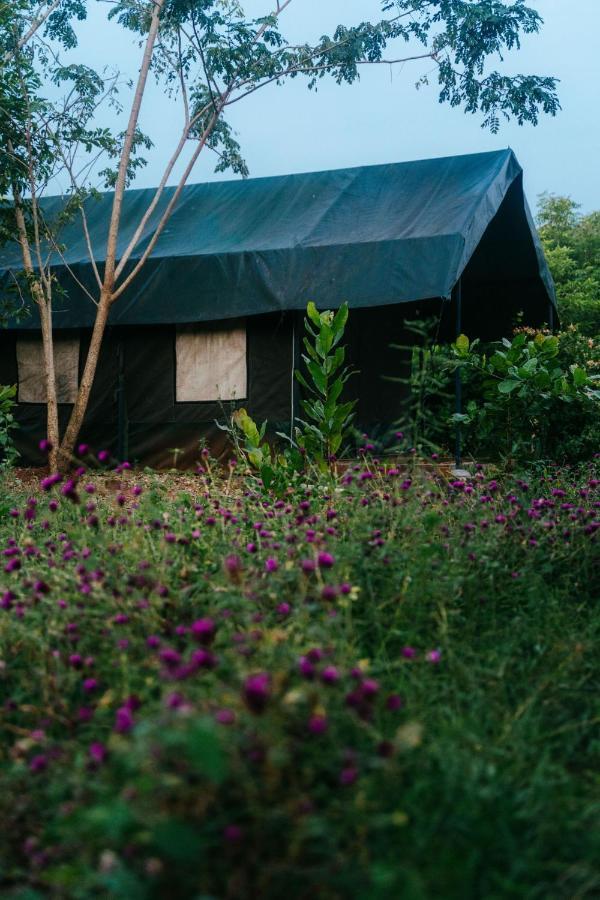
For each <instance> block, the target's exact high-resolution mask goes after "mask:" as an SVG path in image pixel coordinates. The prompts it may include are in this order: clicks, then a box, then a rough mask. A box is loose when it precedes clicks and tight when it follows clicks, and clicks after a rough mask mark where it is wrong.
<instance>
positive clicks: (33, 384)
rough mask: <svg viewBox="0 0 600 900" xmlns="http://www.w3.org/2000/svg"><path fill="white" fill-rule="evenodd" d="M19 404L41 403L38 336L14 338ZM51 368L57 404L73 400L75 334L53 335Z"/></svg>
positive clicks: (43, 383) (43, 396)
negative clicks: (54, 378) (52, 366)
mask: <svg viewBox="0 0 600 900" xmlns="http://www.w3.org/2000/svg"><path fill="white" fill-rule="evenodd" d="M17 369H18V377H19V391H18V402H19V403H45V402H46V381H45V377H44V350H43V346H42V339H41V337H33V336H32V337H29V336H27V337H20V338H18V340H17ZM54 369H55V373H56V393H57V399H58V402H59V403H74V402H75V398H76V396H77V386H78V380H79V379H78V374H79V336H78V335H75V336H58V335H55V336H54Z"/></svg>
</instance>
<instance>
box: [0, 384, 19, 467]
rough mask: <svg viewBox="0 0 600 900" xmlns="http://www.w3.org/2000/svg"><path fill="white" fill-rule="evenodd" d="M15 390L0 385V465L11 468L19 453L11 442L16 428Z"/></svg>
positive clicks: (13, 387) (12, 387)
mask: <svg viewBox="0 0 600 900" xmlns="http://www.w3.org/2000/svg"><path fill="white" fill-rule="evenodd" d="M16 396H17V389H16V387H15V386H14V385H11V386H9V387H6V386H2V385H0V465H2V466H13V465H14V464H15V462H16V461H17V459H18V458H19V453H18V451H17V448H16V447H15V443H14V440H13V431H14V430H15V428H16V427H17V423H16V422H15V418H14V415H13V410H14V407H15V397H16Z"/></svg>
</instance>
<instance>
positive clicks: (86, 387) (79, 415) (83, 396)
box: [60, 290, 111, 467]
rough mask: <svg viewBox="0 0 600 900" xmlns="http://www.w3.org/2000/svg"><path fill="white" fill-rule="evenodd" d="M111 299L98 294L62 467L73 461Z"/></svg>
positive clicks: (65, 438) (61, 447)
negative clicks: (98, 298) (98, 297)
mask: <svg viewBox="0 0 600 900" xmlns="http://www.w3.org/2000/svg"><path fill="white" fill-rule="evenodd" d="M110 305H111V299H110V294H109V293H108V292H107V291H106V290H103V291H102V293H101V294H100V302H99V304H98V311H97V314H96V321H95V322H94V330H93V331H92V339H91V341H90V348H89V350H88V354H87V358H86V361H85V368H84V370H83V375H82V377H81V384H80V385H79V390H78V392H77V397H76V400H75V404H74V406H73V409H72V411H71V417H70V419H69V424H68V425H67V430H66V431H65V435H64V437H63V439H62V443H61V445H60V464H61V466H63V467H66V466H68V465H69V464H70V463H71V461H72V459H73V451H74V450H75V442H76V440H77V436H78V435H79V432H80V431H81V426H82V425H83V419H84V417H85V413H86V410H87V406H88V403H89V399H90V394H91V392H92V385H93V383H94V378H95V375H96V369H97V368H98V359H99V357H100V348H101V347H102V339H103V337H104V332H105V331H106V324H107V321H108V314H109V312H110Z"/></svg>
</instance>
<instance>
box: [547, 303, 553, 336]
mask: <svg viewBox="0 0 600 900" xmlns="http://www.w3.org/2000/svg"><path fill="white" fill-rule="evenodd" d="M548 328H549V329H550V331H551V332H553V331H554V304H553V303H552V300H551V301H550V303H549V304H548Z"/></svg>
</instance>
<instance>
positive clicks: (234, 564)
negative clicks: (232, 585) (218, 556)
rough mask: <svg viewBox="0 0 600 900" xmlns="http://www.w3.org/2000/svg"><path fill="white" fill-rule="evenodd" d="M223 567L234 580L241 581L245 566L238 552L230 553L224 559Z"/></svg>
mask: <svg viewBox="0 0 600 900" xmlns="http://www.w3.org/2000/svg"><path fill="white" fill-rule="evenodd" d="M223 567H224V569H225V571H226V573H227V574H228V575H229V576H230V577H231V579H232V581H239V578H240V575H241V574H242V571H243V569H244V567H243V565H242V560H241V559H240V557H239V556H238V555H237V553H230V554H228V556H226V557H225V559H224V560H223Z"/></svg>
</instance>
